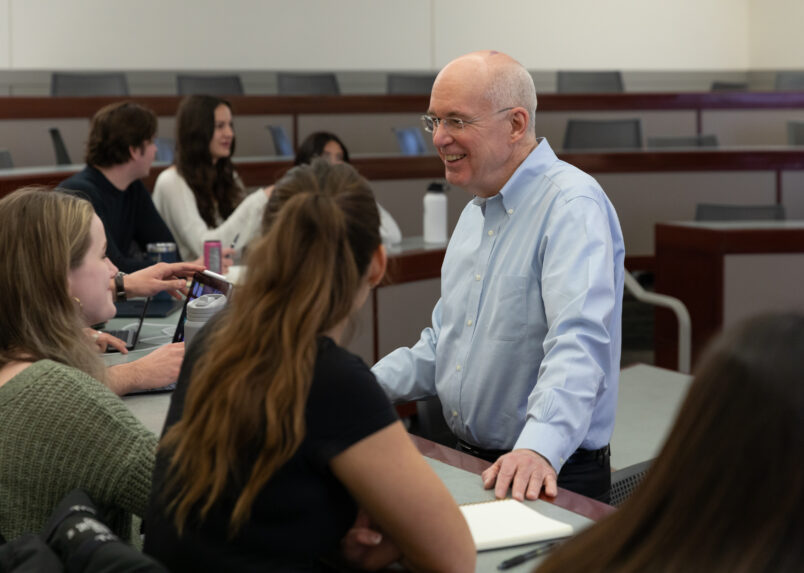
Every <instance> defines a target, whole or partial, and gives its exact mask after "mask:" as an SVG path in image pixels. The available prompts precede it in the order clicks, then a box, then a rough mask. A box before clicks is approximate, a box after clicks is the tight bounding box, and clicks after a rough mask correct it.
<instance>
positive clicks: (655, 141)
mask: <svg viewBox="0 0 804 573" xmlns="http://www.w3.org/2000/svg"><path fill="white" fill-rule="evenodd" d="M717 146H718V141H717V135H714V134H708V135H683V136H673V137H649V138H648V147H649V148H662V147H717Z"/></svg>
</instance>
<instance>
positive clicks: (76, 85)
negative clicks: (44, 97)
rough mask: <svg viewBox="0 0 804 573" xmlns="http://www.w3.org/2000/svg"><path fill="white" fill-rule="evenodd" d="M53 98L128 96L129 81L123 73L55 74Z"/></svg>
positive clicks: (51, 82) (52, 79)
mask: <svg viewBox="0 0 804 573" xmlns="http://www.w3.org/2000/svg"><path fill="white" fill-rule="evenodd" d="M50 95H52V96H127V95H128V81H127V80H126V75H125V74H123V73H108V74H70V73H61V72H54V73H53V75H51V77H50Z"/></svg>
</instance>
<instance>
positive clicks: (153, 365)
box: [107, 342, 184, 396]
mask: <svg viewBox="0 0 804 573" xmlns="http://www.w3.org/2000/svg"><path fill="white" fill-rule="evenodd" d="M183 359H184V343H183V342H177V343H175V344H165V345H164V346H160V347H159V348H157V349H156V350H154V351H153V352H151V353H150V354H146V355H145V356H143V357H142V358H140V359H139V360H135V361H133V362H127V363H125V364H117V365H115V366H110V367H109V369H108V370H107V385H108V386H109V388H110V389H111V390H112V391H113V392H114V393H115V394H117V395H119V396H122V395H123V394H127V393H128V392H132V391H134V390H147V389H149V388H161V387H162V386H167V385H168V384H172V383H173V382H175V381H176V380H178V378H179V369H180V368H181V361H182V360H183Z"/></svg>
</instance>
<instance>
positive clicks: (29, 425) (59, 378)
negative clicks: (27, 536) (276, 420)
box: [0, 189, 156, 540]
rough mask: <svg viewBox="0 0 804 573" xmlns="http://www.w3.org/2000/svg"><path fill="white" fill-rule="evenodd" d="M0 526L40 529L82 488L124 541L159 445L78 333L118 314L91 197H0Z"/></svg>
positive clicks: (39, 193) (25, 192) (27, 192)
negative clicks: (112, 388)
mask: <svg viewBox="0 0 804 573" xmlns="http://www.w3.org/2000/svg"><path fill="white" fill-rule="evenodd" d="M0 244H2V245H3V253H2V255H0V532H2V535H3V536H5V537H6V538H7V539H9V540H10V539H13V538H14V537H17V536H19V535H21V534H24V533H34V532H36V533H38V532H39V531H40V530H41V529H42V527H43V526H44V525H45V521H46V519H47V518H48V516H49V515H50V513H51V511H52V510H53V508H54V507H55V505H56V503H57V502H58V501H59V500H60V499H61V498H62V497H63V496H64V495H65V494H66V493H67V492H69V491H70V490H72V489H74V488H79V487H80V488H83V489H84V490H86V492H87V493H89V495H90V496H91V497H92V499H94V500H95V501H96V502H97V503H99V504H101V505H104V506H106V507H107V508H108V509H110V510H111V511H112V512H113V517H112V518H111V520H110V525H111V527H112V529H113V530H114V531H115V533H117V534H118V535H119V536H121V537H123V538H124V539H127V540H128V539H131V537H132V535H131V533H132V532H131V523H132V520H131V514H137V515H143V514H144V512H145V507H146V503H147V499H148V491H149V487H150V481H151V472H152V470H153V462H154V454H155V450H156V436H154V435H153V434H152V433H151V432H149V431H148V430H147V429H146V428H145V427H144V426H143V425H142V424H141V423H140V422H139V421H138V420H137V419H136V418H135V417H134V416H133V415H132V414H131V412H130V411H129V410H128V408H126V406H125V405H124V404H123V403H122V402H121V401H120V399H119V398H118V397H117V396H115V395H114V394H113V393H112V392H111V391H110V390H109V389H108V388H107V387H106V386H105V385H104V384H103V383H102V382H101V381H100V380H103V379H104V378H105V376H106V373H105V368H104V366H103V362H102V361H101V359H100V357H99V356H98V353H97V351H96V350H95V349H94V348H92V343H91V341H90V339H89V338H88V337H87V336H86V335H85V334H84V333H83V332H82V329H83V328H85V327H86V326H87V325H89V324H94V323H97V322H103V321H105V320H108V319H109V318H111V317H112V316H114V313H115V306H114V303H113V302H112V284H111V283H110V278H111V277H113V276H114V275H115V273H116V272H117V268H116V267H115V266H114V265H113V264H112V263H111V262H110V261H109V259H108V257H107V253H106V247H107V244H106V235H105V233H104V228H103V223H101V220H100V219H99V218H98V216H97V215H96V214H95V212H94V210H93V208H92V204H91V203H90V202H89V201H85V200H83V199H79V198H77V197H72V196H70V195H66V194H64V193H61V192H58V191H45V190H38V189H22V190H18V191H15V192H14V193H12V194H10V195H9V196H7V197H5V198H3V199H2V200H1V201H0Z"/></svg>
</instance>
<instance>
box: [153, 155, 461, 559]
mask: <svg viewBox="0 0 804 573" xmlns="http://www.w3.org/2000/svg"><path fill="white" fill-rule="evenodd" d="M265 220H266V227H267V232H266V234H265V235H264V236H263V237H262V238H261V239H259V240H258V241H257V242H256V243H254V244H253V246H252V248H251V249H250V252H249V258H248V272H247V275H246V279H245V284H244V285H243V286H241V287H240V288H239V290H238V292H237V295H236V296H235V297H234V298H233V300H232V301H231V303H230V306H229V308H228V310H227V311H226V312H225V314H224V315H222V316H221V317H220V318H219V319H217V320H215V321H214V323H213V324H211V325H208V327H207V328H205V329H204V330H203V331H202V333H201V335H200V336H199V338H197V339H196V340H194V341H193V344H192V346H191V348H190V350H189V352H188V356H187V359H186V360H185V363H184V364H183V366H182V372H181V374H180V376H179V384H178V388H177V390H176V392H175V394H174V396H173V400H172V403H171V407H170V411H169V413H168V418H167V421H166V424H165V432H164V434H163V437H162V442H161V444H160V449H159V454H158V461H157V466H156V469H155V472H154V483H153V489H152V493H151V504H150V509H149V512H148V517H147V519H146V543H145V551H146V552H147V553H150V554H151V555H153V556H155V557H156V558H158V559H160V560H162V561H163V562H164V563H165V564H166V565H167V566H168V567H169V568H170V569H171V570H173V571H266V570H282V571H287V570H293V571H298V570H318V569H320V568H321V566H322V561H340V560H345V561H346V562H347V563H348V564H349V565H351V566H359V567H365V568H375V569H376V568H379V567H383V566H385V565H387V564H389V563H391V562H393V561H395V560H397V559H399V558H403V559H404V560H405V562H406V565H407V566H408V567H409V568H411V569H412V570H437V571H471V570H474V562H475V550H474V545H473V543H472V539H471V536H470V534H469V530H468V527H467V525H466V522H465V521H464V520H463V518H462V516H461V514H460V511H459V510H458V508H457V506H456V505H455V503H454V501H453V500H452V497H451V495H450V494H449V492H448V491H447V490H446V488H445V487H444V485H443V484H442V483H441V482H440V480H439V479H438V478H437V477H436V476H435V474H434V473H433V472H432V470H431V469H430V468H429V466H428V465H427V463H426V462H425V461H424V460H423V458H422V457H421V455H420V454H419V453H418V452H417V451H416V448H415V447H414V445H413V443H412V442H411V441H410V439H409V438H408V436H407V434H406V432H405V430H404V427H403V426H402V424H401V423H400V422H399V420H398V419H397V418H396V416H395V414H394V411H393V409H392V408H391V406H390V403H389V402H388V399H387V398H386V397H385V394H384V393H383V391H382V390H381V389H380V387H379V386H378V385H377V383H376V380H375V379H374V376H373V374H371V371H370V370H369V369H368V367H367V366H366V365H365V364H364V363H363V362H362V361H361V360H360V359H359V358H357V357H356V356H354V355H352V354H350V353H349V352H347V351H346V350H344V349H343V348H342V347H340V344H341V342H342V341H343V339H344V337H345V335H344V332H345V330H346V328H347V325H348V323H349V321H350V319H351V317H352V315H353V314H354V313H355V312H356V311H357V310H358V309H359V308H360V307H361V306H362V304H363V303H364V302H365V300H366V298H367V297H368V294H369V292H370V290H371V288H372V287H373V286H375V285H376V284H377V283H379V281H380V280H381V279H382V276H383V274H384V271H385V264H386V255H385V250H384V248H383V246H382V243H381V240H380V234H379V214H378V212H377V207H376V203H375V201H374V197H373V194H372V193H371V190H370V189H369V187H368V184H367V183H366V181H365V180H364V179H363V178H361V177H360V176H359V175H357V173H356V172H355V171H354V169H352V168H351V167H349V166H347V165H329V164H327V163H326V162H325V161H316V162H315V163H314V164H313V165H312V166H307V165H306V166H301V167H296V168H294V169H292V170H291V171H289V172H288V174H287V175H285V177H283V178H282V179H281V180H280V181H279V182H278V183H277V184H276V186H275V187H274V191H273V193H272V195H271V199H270V201H269V203H268V206H267V209H266V214H265ZM374 530H376V531H381V532H382V534H381V537H377V535H378V534H377V533H376V532H375V531H374ZM372 536H375V537H374V538H373V539H372Z"/></svg>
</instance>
